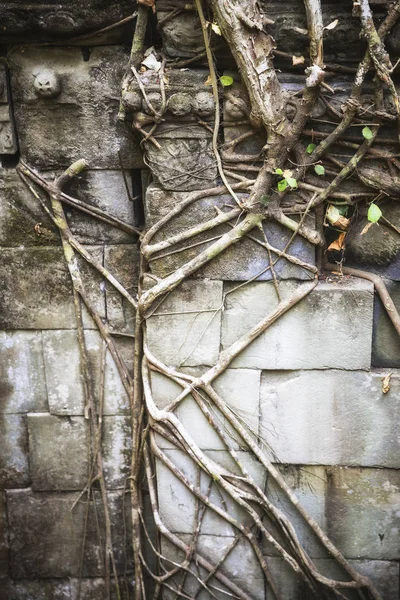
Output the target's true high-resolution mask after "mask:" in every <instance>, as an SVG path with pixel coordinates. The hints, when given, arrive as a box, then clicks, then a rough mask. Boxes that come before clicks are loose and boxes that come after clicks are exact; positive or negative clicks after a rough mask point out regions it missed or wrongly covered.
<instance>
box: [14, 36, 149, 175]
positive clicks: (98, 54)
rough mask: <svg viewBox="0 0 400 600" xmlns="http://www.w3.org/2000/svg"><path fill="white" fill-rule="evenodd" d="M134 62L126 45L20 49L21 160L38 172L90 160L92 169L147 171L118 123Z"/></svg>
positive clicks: (17, 57) (16, 86)
mask: <svg viewBox="0 0 400 600" xmlns="http://www.w3.org/2000/svg"><path fill="white" fill-rule="evenodd" d="M127 61H128V54H127V50H126V49H125V48H123V47H122V46H104V47H96V48H93V49H92V52H91V53H90V56H89V59H88V60H87V61H85V60H83V56H82V52H81V49H80V48H73V47H71V46H69V47H64V48H63V47H57V48H52V47H47V48H43V47H42V48H35V47H32V46H30V47H29V50H26V49H23V50H20V49H16V50H15V51H14V52H13V53H12V56H10V71H11V75H12V90H13V97H14V107H15V120H16V124H17V129H18V134H19V143H20V150H21V156H22V158H23V159H24V160H26V162H28V163H29V164H33V165H36V166H38V167H42V168H43V167H44V168H52V167H58V168H59V167H60V166H62V167H67V166H69V165H70V164H71V163H72V162H74V161H75V160H78V159H80V158H85V159H86V160H87V161H88V163H89V165H90V167H91V168H95V169H99V168H103V169H119V168H120V167H119V160H118V151H120V152H121V157H122V160H123V164H124V167H125V168H129V169H132V168H141V167H142V166H143V161H142V155H141V151H140V148H139V145H138V143H137V142H135V141H134V140H133V138H132V135H131V134H129V132H128V130H127V128H126V126H125V124H124V123H121V122H119V121H118V120H117V114H118V109H119V96H120V84H121V79H122V76H123V73H124V70H125V68H126V65H127ZM60 139H62V140H63V143H62V144H60Z"/></svg>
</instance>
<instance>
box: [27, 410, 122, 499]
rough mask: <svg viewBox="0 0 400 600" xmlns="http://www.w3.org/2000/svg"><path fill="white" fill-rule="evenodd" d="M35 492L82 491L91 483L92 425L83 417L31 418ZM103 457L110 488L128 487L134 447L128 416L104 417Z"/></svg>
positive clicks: (29, 422) (47, 416) (30, 448)
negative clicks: (90, 434)
mask: <svg viewBox="0 0 400 600" xmlns="http://www.w3.org/2000/svg"><path fill="white" fill-rule="evenodd" d="M28 425H29V451H30V455H29V457H30V467H31V473H32V489H34V490H39V491H41V490H44V491H48V490H80V489H83V488H84V486H85V485H86V483H87V480H88V472H89V470H88V469H89V444H90V437H89V423H88V421H87V420H86V419H84V418H83V417H56V416H54V415H49V414H31V415H28ZM102 432H103V438H102V455H103V467H104V475H105V479H106V485H107V487H109V488H122V487H124V484H125V480H126V478H127V476H128V475H129V457H130V452H129V451H130V447H131V436H130V422H129V419H128V417H117V416H115V417H103V430H102Z"/></svg>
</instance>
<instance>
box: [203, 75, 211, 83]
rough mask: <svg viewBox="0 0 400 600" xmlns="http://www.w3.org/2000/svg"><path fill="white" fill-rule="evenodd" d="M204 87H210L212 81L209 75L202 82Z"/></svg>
mask: <svg viewBox="0 0 400 600" xmlns="http://www.w3.org/2000/svg"><path fill="white" fill-rule="evenodd" d="M204 85H212V79H211V75H209V76H208V77H207V79H206V80H205V82H204Z"/></svg>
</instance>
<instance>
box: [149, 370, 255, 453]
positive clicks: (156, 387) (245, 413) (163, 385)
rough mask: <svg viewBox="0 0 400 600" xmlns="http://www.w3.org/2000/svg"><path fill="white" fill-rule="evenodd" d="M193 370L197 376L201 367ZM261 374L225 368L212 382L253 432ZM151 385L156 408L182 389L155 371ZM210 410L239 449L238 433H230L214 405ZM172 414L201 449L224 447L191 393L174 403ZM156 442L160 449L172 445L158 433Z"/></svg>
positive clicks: (253, 371)
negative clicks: (173, 413) (176, 404)
mask: <svg viewBox="0 0 400 600" xmlns="http://www.w3.org/2000/svg"><path fill="white" fill-rule="evenodd" d="M184 371H185V372H186V371H187V369H184ZM192 371H193V370H192ZM196 371H197V373H196V374H197V375H200V374H201V373H200V369H196ZM192 374H193V373H192ZM260 375H261V372H260V371H256V370H253V369H227V370H226V371H225V372H224V373H222V375H220V377H218V378H217V379H216V380H215V382H214V384H213V385H214V389H215V391H216V392H217V393H218V394H219V395H220V396H221V398H222V399H223V400H224V401H225V402H226V403H227V404H228V406H230V407H231V408H232V409H233V410H234V412H235V414H236V416H238V417H239V418H240V420H241V422H242V424H244V425H247V426H248V428H249V430H250V431H252V432H254V433H255V434H256V435H257V434H258V427H259V403H260V401H259V397H260ZM151 384H152V391H153V396H154V400H155V402H156V404H157V406H158V407H159V408H165V407H166V406H167V405H168V404H169V403H170V402H172V401H173V400H174V399H175V398H177V396H178V395H179V394H180V392H181V391H182V389H183V388H182V387H181V386H180V385H179V384H177V383H175V382H174V381H172V380H171V379H168V378H167V377H165V376H164V375H161V374H160V373H157V372H153V373H152V374H151ZM212 410H213V414H214V417H215V420H216V423H217V424H218V425H219V427H221V428H222V429H223V430H224V433H226V434H227V437H228V440H229V441H230V442H231V443H232V445H233V447H234V448H239V446H240V444H241V443H242V441H241V438H240V436H239V435H238V434H236V433H234V432H233V430H232V427H231V426H230V424H229V422H228V420H227V419H226V418H225V417H224V416H223V415H222V414H221V413H220V411H219V410H218V409H216V408H215V407H213V409H212ZM175 414H176V415H177V417H178V418H179V420H180V421H181V423H182V425H183V426H184V427H185V428H186V430H187V432H188V433H189V434H190V436H191V437H192V438H193V440H194V441H195V442H196V444H197V445H198V446H199V447H200V448H202V449H218V450H224V449H225V443H224V442H223V440H222V439H221V438H220V437H219V435H218V433H217V432H216V431H215V429H214V428H213V427H212V425H210V424H209V422H208V420H207V418H206V416H205V415H204V414H203V412H202V410H201V409H200V408H199V406H198V405H197V403H196V402H195V400H194V399H193V397H192V396H188V397H187V398H185V399H184V400H183V401H182V402H181V403H180V404H179V405H178V406H177V408H176V409H175ZM159 443H160V445H161V447H163V448H171V447H173V446H172V444H171V442H169V441H168V440H166V439H164V438H162V437H161V436H160V437H159Z"/></svg>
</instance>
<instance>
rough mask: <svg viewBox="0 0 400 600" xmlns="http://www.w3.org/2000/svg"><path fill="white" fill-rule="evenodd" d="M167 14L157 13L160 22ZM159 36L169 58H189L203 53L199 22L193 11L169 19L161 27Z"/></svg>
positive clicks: (202, 39)
mask: <svg viewBox="0 0 400 600" xmlns="http://www.w3.org/2000/svg"><path fill="white" fill-rule="evenodd" d="M168 14H169V13H168V12H162V11H158V12H157V16H158V19H159V20H160V21H161V20H162V19H163V18H165V17H166V16H167V15H168ZM161 35H162V41H163V46H164V50H165V52H166V53H167V54H168V55H169V56H171V57H179V58H181V57H183V56H187V57H191V56H195V55H196V54H198V53H199V52H203V51H204V38H203V34H202V32H201V28H200V21H199V17H198V15H197V14H196V12H194V11H185V12H184V13H183V14H182V13H181V14H179V15H177V17H175V18H172V19H170V20H169V21H168V22H167V23H165V25H163V26H162V27H161Z"/></svg>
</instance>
